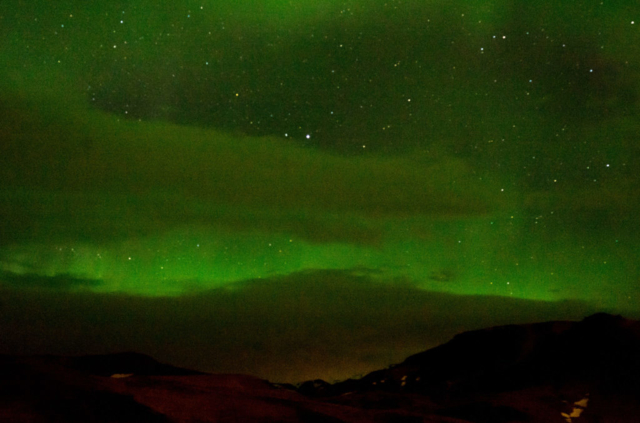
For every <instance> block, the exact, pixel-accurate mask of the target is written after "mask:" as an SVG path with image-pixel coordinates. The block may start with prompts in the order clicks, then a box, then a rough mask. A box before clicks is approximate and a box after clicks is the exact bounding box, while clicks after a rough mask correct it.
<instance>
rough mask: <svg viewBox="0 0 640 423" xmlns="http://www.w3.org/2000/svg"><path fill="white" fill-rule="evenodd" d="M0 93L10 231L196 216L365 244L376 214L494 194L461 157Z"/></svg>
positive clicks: (481, 206)
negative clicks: (431, 157)
mask: <svg viewBox="0 0 640 423" xmlns="http://www.w3.org/2000/svg"><path fill="white" fill-rule="evenodd" d="M2 100H3V101H4V102H5V104H4V107H3V110H5V111H10V112H9V113H7V114H4V115H3V116H2V118H0V119H1V120H2V123H3V125H4V127H5V129H6V130H5V131H3V132H2V133H0V140H1V141H2V143H1V145H0V157H1V159H0V181H1V182H2V184H3V187H4V189H3V190H2V192H0V216H2V222H3V223H2V226H3V227H4V228H3V229H4V230H3V233H4V234H5V235H4V236H5V237H7V238H8V239H9V240H11V239H14V240H15V239H17V238H20V237H22V238H29V237H30V236H31V237H33V238H38V239H43V238H47V236H51V237H52V238H56V236H64V235H67V236H72V237H74V236H75V237H86V238H92V237H97V238H99V237H106V238H109V237H117V236H119V235H121V236H122V235H125V234H129V235H131V234H136V233H148V232H151V231H159V230H160V231H161V230H166V229H170V228H173V227H175V226H177V225H184V224H201V225H202V224H204V225H212V226H218V227H228V228H230V229H232V230H243V229H244V230H255V229H257V230H264V231H267V232H273V231H276V232H287V233H295V234H297V235H299V236H300V237H303V238H306V239H310V240H313V241H317V242H333V241H344V240H346V239H350V242H356V243H357V242H365V243H375V242H377V240H378V239H379V238H380V228H379V223H376V222H377V221H378V220H379V219H387V218H398V217H407V216H430V217H434V216H435V217H454V216H456V217H459V216H468V215H479V214H486V213H488V212H490V211H491V210H494V209H495V208H497V207H499V206H500V205H501V204H502V203H503V200H501V198H502V197H501V196H500V195H499V194H498V193H499V190H498V189H497V188H495V187H491V186H487V185H486V184H484V183H482V182H480V181H479V180H478V178H476V177H474V175H473V170H472V169H471V168H470V167H469V166H468V164H466V163H465V162H464V161H463V160H460V159H453V158H442V159H441V160H439V161H437V162H433V161H431V162H429V161H421V160H417V159H415V158H400V157H396V158H381V157H355V158H344V157H339V156H335V155H331V154H328V153H326V152H321V151H318V150H315V149H304V148H301V147H299V146H296V145H294V144H292V143H289V142H287V141H285V140H279V139H273V138H251V137H238V136H231V135H229V134H224V133H221V132H216V131H212V130H204V129H198V128H188V127H180V126H176V125H171V124H165V123H134V122H119V120H118V119H117V118H115V117H112V116H108V115H105V114H102V113H100V112H95V111H89V110H84V109H82V108H81V107H78V108H77V109H72V111H68V110H66V109H64V110H59V108H58V105H57V104H53V103H50V104H47V103H46V101H49V102H58V99H56V98H55V97H51V98H47V97H46V96H44V97H41V98H40V100H41V101H36V100H34V99H33V98H30V99H29V100H28V101H26V100H24V97H23V96H21V95H18V94H14V97H11V95H10V94H8V93H4V94H3V99H2ZM25 101H26V104H25ZM32 101H35V102H36V104H38V106H36V107H33V108H31V109H30V108H29V105H30V102H32Z"/></svg>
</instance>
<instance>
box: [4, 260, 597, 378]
mask: <svg viewBox="0 0 640 423" xmlns="http://www.w3.org/2000/svg"><path fill="white" fill-rule="evenodd" d="M2 298H3V302H2V304H1V305H0V337H1V338H2V339H3V340H4V341H3V344H2V346H1V347H0V349H1V350H0V352H11V353H55V354H84V353H100V352H115V351H121V350H135V351H140V352H144V353H148V354H151V355H153V356H155V357H157V358H158V359H160V360H165V361H168V362H171V363H174V364H177V365H182V366H187V367H192V368H196V369H200V370H205V371H213V372H241V373H249V374H255V375H259V376H262V377H267V378H269V379H271V380H275V381H293V382H295V381H297V380H301V379H308V378H315V377H322V378H325V379H329V380H331V379H339V378H346V377H350V376H354V375H356V374H359V373H364V372H366V371H370V370H373V369H376V368H380V367H384V366H387V365H388V364H391V363H394V362H399V361H401V360H402V359H403V358H404V357H406V356H407V355H410V354H412V353H415V352H418V351H422V350H424V349H427V348H430V347H433V346H436V345H438V344H440V343H442V342H446V341H447V340H448V339H450V338H451V337H452V336H453V335H454V334H455V333H458V332H461V331H464V330H470V329H475V328H482V327H487V326H491V325H498V324H508V323H524V322H534V321H544V320H549V319H580V318H582V317H584V316H586V315H588V314H591V313H592V312H593V311H594V309H593V308H591V307H590V306H588V305H587V304H585V303H582V302H578V301H565V302H555V303H550V302H540V301H527V300H521V299H512V298H505V297H487V296H458V295H451V294H443V293H434V292H429V291H423V290H420V289H418V288H417V287H415V286H414V285H412V284H411V283H408V282H406V281H386V282H381V281H375V280H372V279H370V278H369V277H366V276H358V275H354V274H353V272H352V271H345V272H342V271H308V272H304V273H299V274H293V275H290V276H286V277H278V278H271V279H265V280H252V281H247V282H242V283H238V284H235V285H231V286H229V287H227V288H220V289H216V290H212V291H208V292H204V293H203V292H198V293H194V294H193V295H187V296H182V297H175V298H169V297H167V298H148V297H129V296H124V295H115V294H89V293H56V292H51V291H33V290H32V291H19V290H13V289H7V288H5V289H4V290H3V291H2ZM25 334H28V336H26V335H25Z"/></svg>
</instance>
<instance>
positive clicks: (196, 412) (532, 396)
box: [0, 314, 640, 423]
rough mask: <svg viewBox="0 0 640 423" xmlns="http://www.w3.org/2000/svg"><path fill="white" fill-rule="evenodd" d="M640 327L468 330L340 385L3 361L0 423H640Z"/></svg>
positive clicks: (143, 362)
mask: <svg viewBox="0 0 640 423" xmlns="http://www.w3.org/2000/svg"><path fill="white" fill-rule="evenodd" d="M639 381H640V322H637V321H632V320H627V319H624V318H622V317H620V316H612V315H608V314H596V315H593V316H591V317H588V318H586V319H584V320H583V321H581V322H565V321H561V322H545V323H536V324H527V325H508V326H501V327H494V328H490V329H484V330H477V331H471V332H465V333H462V334H460V335H457V336H455V337H454V338H453V339H452V340H451V341H450V342H448V343H446V344H443V345H441V346H439V347H436V348H433V349H430V350H427V351H424V352H421V353H419V354H415V355H412V356H410V357H408V358H407V359H406V360H404V361H403V362H402V363H400V364H397V365H394V366H391V367H389V368H388V369H384V370H378V371H375V372H372V373H370V374H368V375H366V376H364V377H363V378H360V379H357V380H354V379H349V380H346V381H343V382H338V383H335V384H329V383H327V382H324V381H321V380H316V381H309V382H305V383H303V384H301V385H300V386H299V387H298V388H294V387H293V386H291V385H276V384H271V383H269V382H267V381H265V380H261V379H258V378H255V377H252V376H244V375H209V374H203V373H199V372H194V371H190V370H186V369H180V368H178V367H174V366H170V365H167V364H162V363H158V362H157V361H155V360H154V359H152V358H151V357H148V356H145V355H142V354H137V353H132V352H127V353H120V354H108V355H98V356H95V355H94V356H84V357H54V356H35V357H16V356H6V355H5V356H0V394H1V395H0V421H11V422H23V421H24V422H27V421H29V422H154V423H155V422H159V423H160V422H185V423H186V422H200V423H203V422H252V421H259V422H400V423H401V422H449V423H453V422H458V423H461V422H491V423H503V422H504V423H506V422H518V421H522V422H554V421H557V422H563V421H566V422H571V423H582V422H584V423H591V422H593V423H595V422H621V423H624V422H629V423H631V422H634V423H637V422H638V421H640V420H638V416H640V382H639Z"/></svg>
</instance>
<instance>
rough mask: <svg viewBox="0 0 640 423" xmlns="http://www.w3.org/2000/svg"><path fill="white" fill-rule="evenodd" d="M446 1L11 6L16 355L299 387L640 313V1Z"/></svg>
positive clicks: (0, 223) (1, 185) (8, 227)
mask: <svg viewBox="0 0 640 423" xmlns="http://www.w3.org/2000/svg"><path fill="white" fill-rule="evenodd" d="M423 3H424V2H420V1H405V2H401V1H391V2H383V1H372V0H369V1H365V0H356V1H335V0H334V1H324V2H314V1H306V2H303V1H294V2H284V1H275V0H271V1H263V2H252V1H244V2H239V5H233V6H230V5H217V4H215V3H208V2H196V1H178V2H172V3H171V4H170V5H162V6H159V5H157V4H154V3H149V2H146V1H143V0H135V1H129V2H94V3H92V4H91V5H90V6H87V5H86V4H84V3H81V2H78V1H75V0H68V1H64V2H55V4H50V3H48V2H38V1H36V2H31V3H29V4H23V3H22V2H20V1H17V0H11V1H7V2H3V4H2V6H0V23H1V24H0V28H1V29H0V31H1V34H0V37H1V39H2V40H3V41H2V42H0V63H1V66H0V76H1V78H0V292H1V293H2V295H3V297H0V298H4V300H3V299H0V326H2V329H0V336H2V337H3V338H5V339H6V343H5V345H4V346H3V347H2V348H3V349H0V353H65V354H82V353H90V352H112V351H116V350H123V349H135V350H138V351H140V352H145V353H150V354H152V355H154V356H156V357H157V358H159V359H164V360H168V361H171V362H173V363H174V364H178V365H188V366H192V367H198V368H199V369H202V370H206V371H231V372H245V373H253V374H257V375H259V376H263V377H269V378H271V379H272V380H277V381H283V380H286V381H296V378H297V377H299V378H300V379H303V378H312V377H325V378H340V377H349V376H352V375H354V374H356V373H360V372H363V371H366V370H373V369H375V368H378V367H381V366H385V365H388V364H390V363H392V362H394V361H398V360H400V359H402V358H403V357H405V356H406V355H409V354H411V353H415V352H418V351H421V350H424V349H426V348H427V347H430V346H434V345H435V344H436V343H437V342H443V341H446V340H447V337H449V336H451V335H453V334H454V333H456V332H457V331H460V330H465V329H471V328H476V327H482V326H483V325H484V326H486V325H492V324H503V323H509V322H514V323H520V322H525V321H534V320H549V319H561V318H566V319H569V318H572V319H573V318H576V319H577V318H581V317H584V315H586V314H588V313H590V312H593V311H608V312H614V313H623V314H625V315H627V316H637V314H638V312H639V311H640V308H639V307H638V305H637V303H638V298H639V294H640V268H639V265H638V254H639V251H640V248H639V247H640V236H639V235H638V224H639V221H638V216H639V212H640V199H639V198H640V197H639V196H638V193H639V191H640V180H639V179H640V176H639V174H638V172H637V169H638V166H640V147H638V146H639V145H640V143H638V137H640V116H639V109H638V99H639V93H640V91H639V90H640V54H639V53H640V52H639V51H638V49H639V46H640V13H639V12H640V9H639V10H636V8H634V7H632V6H631V3H629V6H625V5H623V4H619V5H601V4H600V3H599V2H589V1H583V2H578V3H575V4H572V5H570V6H569V5H567V6H562V5H557V4H555V3H552V2H536V3H535V5H534V4H529V3H530V2H517V1H516V2H514V1H494V2H490V3H486V2H482V3H481V4H480V3H478V4H476V3H475V2H453V3H451V2H430V4H427V5H425V4H423ZM63 328H64V330H63ZM196 350H197V352H195V351H196Z"/></svg>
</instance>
